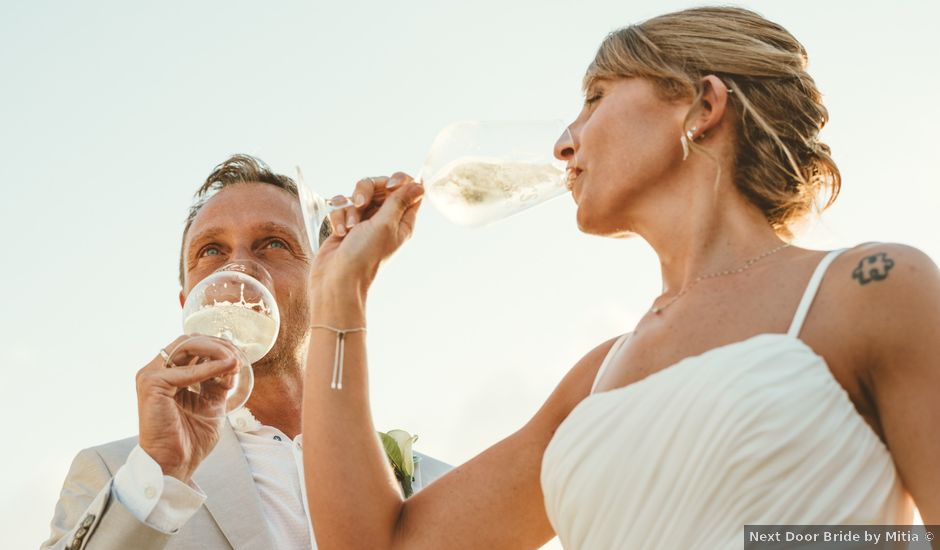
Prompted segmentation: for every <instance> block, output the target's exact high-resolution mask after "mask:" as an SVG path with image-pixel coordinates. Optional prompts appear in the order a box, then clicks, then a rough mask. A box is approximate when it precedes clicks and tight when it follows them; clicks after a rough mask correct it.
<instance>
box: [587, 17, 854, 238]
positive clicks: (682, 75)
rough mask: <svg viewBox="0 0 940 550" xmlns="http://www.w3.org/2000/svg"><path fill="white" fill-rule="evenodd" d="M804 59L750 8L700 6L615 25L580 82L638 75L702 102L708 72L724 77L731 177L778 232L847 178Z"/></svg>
mask: <svg viewBox="0 0 940 550" xmlns="http://www.w3.org/2000/svg"><path fill="white" fill-rule="evenodd" d="M806 62H807V57H806V50H805V49H804V48H803V45H802V44H800V43H799V42H798V41H797V40H796V38H794V37H793V36H792V35H791V34H790V33H789V32H787V30H786V29H784V28H783V27H781V26H780V25H778V24H776V23H774V22H772V21H768V20H767V19H765V18H763V17H761V16H760V15H758V14H756V13H754V12H752V11H749V10H745V9H740V8H726V7H705V8H695V9H688V10H683V11H678V12H675V13H669V14H666V15H661V16H659V17H655V18H653V19H650V20H648V21H645V22H643V23H640V24H638V25H631V26H629V27H625V28H622V29H620V30H617V31H615V32H613V33H611V34H610V35H609V36H608V37H607V38H606V39H605V40H604V42H603V43H602V44H601V46H600V49H599V50H598V52H597V56H596V57H595V58H594V62H593V63H591V66H590V67H588V70H587V74H586V75H585V78H584V86H585V88H587V87H588V86H590V84H591V82H593V81H594V80H595V79H598V78H618V77H641V78H647V79H650V80H651V81H653V82H654V83H655V84H656V85H657V88H658V90H659V91H660V93H661V94H662V96H663V97H664V98H665V99H667V100H668V99H686V98H692V99H693V102H694V103H697V102H698V101H699V100H700V99H701V96H702V92H703V90H702V77H704V76H707V75H715V76H717V77H719V78H721V79H722V80H723V81H724V82H725V84H726V85H727V86H728V88H729V89H730V90H731V91H732V93H731V94H729V95H728V107H729V114H733V116H734V120H735V137H734V139H735V159H734V174H733V178H734V181H735V184H736V185H737V187H738V189H739V190H740V191H741V192H742V193H743V194H744V196H746V197H747V198H748V199H749V200H750V201H751V202H752V203H753V204H755V205H757V207H759V208H760V209H761V210H762V211H763V212H764V214H765V215H766V217H767V220H768V221H769V222H770V224H771V225H772V226H773V228H774V229H775V230H776V231H777V232H778V233H779V234H781V235H785V236H790V235H791V233H790V229H789V226H790V224H791V223H792V222H794V221H796V220H797V219H799V218H801V217H802V216H804V215H805V214H806V213H808V212H809V211H811V210H812V209H813V206H814V205H815V204H816V199H817V196H819V195H820V192H821V191H824V190H825V191H828V194H829V199H828V201H827V202H826V204H825V206H823V209H825V208H828V207H829V206H830V205H832V203H833V202H834V201H835V199H836V197H837V196H838V194H839V189H840V187H841V177H840V175H839V169H838V168H837V167H836V163H835V162H834V161H833V160H832V157H831V156H830V150H829V146H827V145H826V144H824V143H822V142H820V141H819V140H818V139H817V136H818V135H819V131H820V129H822V127H823V126H824V125H825V124H826V121H827V120H828V119H829V114H828V112H827V111H826V108H825V107H824V106H823V104H822V100H821V94H820V92H819V90H818V89H817V88H816V83H815V82H814V81H813V79H812V77H810V76H809V74H808V73H807V72H806ZM692 115H693V113H691V112H690V117H691V116H692ZM689 126H690V125H689V124H688V121H687V124H686V129H688V127H689ZM676 140H677V141H678V140H679V136H678V135H677V136H676ZM696 147H698V146H697V145H695V144H694V143H693V144H692V148H693V150H694V149H695V148H696Z"/></svg>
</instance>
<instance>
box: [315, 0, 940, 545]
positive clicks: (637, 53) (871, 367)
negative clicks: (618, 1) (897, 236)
mask: <svg viewBox="0 0 940 550" xmlns="http://www.w3.org/2000/svg"><path fill="white" fill-rule="evenodd" d="M805 67H806V52H805V51H804V49H803V47H802V46H801V45H800V43H799V42H797V41H796V39H795V38H793V37H792V36H791V35H790V34H789V33H788V32H787V31H786V30H785V29H783V28H782V27H780V26H779V25H777V24H775V23H773V22H770V21H768V20H766V19H764V18H762V17H761V16H759V15H757V14H755V13H753V12H750V11H747V10H743V9H735V8H701V9H692V10H686V11H681V12H677V13H671V14H668V15H663V16H660V17H657V18H654V19H651V20H649V21H646V22H644V23H642V24H639V25H635V26H630V27H627V28H624V29H621V30H619V31H617V32H614V33H612V34H611V35H610V36H608V37H607V39H606V40H605V41H604V42H603V44H602V45H601V47H600V50H599V51H598V53H597V56H596V58H595V59H594V62H593V63H592V64H591V65H590V66H589V68H588V70H587V75H586V78H585V81H584V82H585V92H586V101H585V104H584V107H583V109H582V111H581V113H580V115H579V116H578V118H577V119H576V120H575V121H574V122H573V123H572V124H571V125H570V132H566V133H565V135H563V136H562V137H561V138H560V140H559V141H558V143H557V145H556V155H557V156H558V157H560V158H563V159H565V160H567V161H568V166H569V173H570V176H571V178H570V187H571V191H572V195H573V197H574V200H575V201H576V202H577V204H578V213H577V218H578V225H579V227H580V228H581V230H582V231H584V232H586V233H590V234H594V235H604V236H610V237H622V236H625V235H637V236H639V237H641V238H643V239H644V240H645V241H646V242H648V243H649V244H650V246H652V247H653V249H654V250H655V251H656V253H657V254H658V256H659V259H660V264H661V269H662V279H663V289H664V290H663V293H662V295H660V296H657V297H651V298H652V301H651V303H652V305H651V308H650V311H649V312H648V313H647V314H646V315H645V316H644V317H643V318H642V319H641V320H640V321H639V323H638V324H637V326H636V328H635V329H634V330H633V331H632V333H631V334H629V335H624V336H621V337H618V338H614V339H612V340H609V341H607V342H604V343H603V344H601V345H599V346H598V347H596V348H595V349H593V350H592V351H590V352H588V353H587V354H586V355H585V356H584V358H583V359H582V360H581V361H579V362H578V363H577V364H576V365H575V366H574V367H573V368H572V369H571V371H570V372H569V373H568V374H567V376H565V378H564V379H563V380H562V381H561V382H560V383H559V385H558V387H557V388H556V389H555V391H554V392H553V393H552V394H551V396H549V398H548V400H547V401H546V402H545V404H544V405H543V406H542V408H541V409H540V410H539V411H538V412H537V413H536V414H535V416H534V417H533V418H532V419H531V420H530V421H529V422H528V423H527V424H526V425H525V426H523V427H522V428H521V429H520V430H519V431H517V432H516V433H514V434H512V435H510V436H509V437H507V438H506V439H504V440H502V441H500V442H499V443H497V444H495V445H494V446H492V447H490V448H489V449H487V450H486V451H484V452H482V453H481V454H480V455H478V456H477V457H475V458H473V459H472V460H470V461H469V462H467V463H466V464H463V465H462V466H460V467H458V468H456V469H455V470H453V471H452V472H450V473H448V474H447V475H445V476H444V477H442V478H441V479H439V480H438V481H436V482H435V483H433V484H432V485H430V486H429V487H427V488H426V489H425V490H424V491H422V492H421V493H419V494H418V495H416V496H414V497H413V498H410V499H408V500H404V499H403V498H402V495H401V494H400V493H399V492H398V490H397V485H396V483H395V480H394V478H393V476H392V473H391V472H390V469H389V467H388V465H387V464H386V458H385V455H384V453H383V452H382V450H381V449H380V447H379V444H378V442H377V440H376V438H375V435H374V434H375V431H374V428H373V426H372V420H371V416H370V410H369V396H368V390H367V369H366V346H365V343H366V336H365V333H364V332H343V333H342V338H341V337H340V334H339V332H338V331H345V330H348V329H359V328H363V327H365V326H366V315H365V303H366V298H367V295H368V289H369V286H370V284H371V282H372V280H373V278H374V277H375V274H376V272H377V270H378V268H379V264H380V263H381V261H382V260H383V259H384V258H386V257H388V256H389V255H390V254H392V253H393V252H394V251H395V250H396V249H397V248H398V247H399V246H400V245H401V244H402V243H403V242H404V241H405V240H406V239H407V238H408V237H409V235H410V234H411V231H412V227H413V224H414V220H415V216H416V214H417V210H418V207H419V203H420V197H421V192H422V190H421V187H420V186H419V185H417V184H415V183H413V182H412V180H411V179H410V178H409V177H407V176H405V175H403V174H396V175H395V176H392V177H391V178H372V179H371V180H365V181H363V182H360V184H359V186H358V187H357V191H356V192H357V193H359V194H361V195H363V199H364V200H363V201H362V202H361V204H362V206H361V207H359V208H352V207H351V208H349V209H347V210H346V211H343V212H341V213H339V214H337V215H335V216H334V218H333V223H334V225H335V226H336V227H337V228H338V232H337V235H336V236H334V237H332V238H331V239H330V240H329V241H328V242H327V243H326V244H325V246H324V247H323V249H322V250H321V252H320V255H319V257H318V258H317V260H316V264H315V267H314V272H315V273H314V277H313V279H312V283H311V284H312V287H313V289H314V293H315V296H316V301H318V302H319V303H320V304H321V307H318V308H317V311H316V312H315V313H314V328H313V330H312V337H311V343H310V348H309V358H308V361H309V363H308V367H307V372H306V384H305V401H304V426H303V429H304V432H305V437H307V438H308V440H311V439H310V438H312V440H314V441H318V445H317V446H316V447H313V448H307V449H305V452H306V456H305V466H306V468H305V471H306V476H307V485H308V488H309V489H308V495H309V499H310V502H309V504H310V512H311V517H312V518H313V523H314V526H315V532H316V537H317V543H318V545H319V547H320V548H343V549H348V548H362V549H369V550H373V549H376V548H379V549H382V548H407V549H417V548H427V549H440V548H447V549H459V548H536V547H538V546H540V545H542V544H544V543H545V542H546V541H548V540H549V539H550V538H551V537H552V536H553V535H555V534H557V535H558V537H559V538H560V540H561V542H562V543H563V544H564V546H565V547H566V548H580V549H592V550H593V549H607V548H628V549H646V548H706V549H714V548H740V547H741V545H742V541H743V526H744V525H745V524H860V523H866V524H903V523H910V521H911V519H912V509H911V504H912V503H915V504H916V505H917V506H919V508H920V512H921V514H922V516H923V519H924V520H925V523H928V524H930V523H940V468H937V464H940V438H938V437H937V436H936V432H935V428H936V427H937V426H940V400H937V399H936V389H937V388H938V387H940V359H938V358H940V339H938V338H937V336H938V334H940V273H938V269H937V267H936V265H935V264H934V263H933V262H932V261H931V260H930V259H929V258H928V257H927V256H925V255H924V254H923V253H921V252H919V251H918V250H916V249H913V248H910V247H907V246H903V245H897V244H881V243H873V244H863V245H859V246H855V247H853V248H850V249H847V250H837V251H831V252H826V251H816V250H805V249H799V248H797V247H795V246H789V245H788V243H787V241H786V239H787V238H789V231H788V228H789V227H790V225H791V224H792V223H793V222H794V221H796V220H797V219H799V218H800V217H801V216H803V215H805V214H806V213H807V212H809V211H810V209H811V206H812V205H813V203H814V201H815V200H816V199H817V197H818V196H819V195H820V194H821V193H827V194H828V195H829V196H830V197H831V198H833V199H834V198H835V196H836V194H837V193H838V190H839V185H840V177H839V172H838V169H837V168H836V165H835V163H834V162H833V160H832V158H831V157H830V155H829V148H828V147H827V146H826V145H824V144H823V143H820V142H819V140H818V139H817V134H818V132H819V130H820V128H822V126H823V125H824V124H825V123H826V120H827V113H826V109H825V108H824V107H823V105H822V103H821V101H820V93H819V91H818V90H817V88H816V85H815V83H814V82H813V79H812V78H811V77H810V76H809V74H807V73H806V70H805ZM873 107H877V105H873ZM862 123H863V121H858V124H860V125H861V124H862ZM859 130H860V131H863V128H859ZM875 137H877V136H875ZM387 191H391V194H388V193H387ZM380 204H381V206H379V205H380ZM370 205H371V208H370ZM324 306H325V307H324ZM416 331H420V327H417V328H416ZM416 338H417V336H416ZM340 341H341V342H342V343H343V345H344V346H345V349H344V353H343V354H342V362H341V364H338V362H337V359H338V358H337V357H336V353H335V352H336V350H337V348H338V343H339V342H340ZM417 342H418V340H416V342H415V343H416V344H417ZM336 367H341V368H342V371H341V372H342V384H343V385H342V389H341V390H337V389H331V387H330V382H331V379H332V378H331V377H332V376H333V375H334V368H336ZM340 446H342V447H343V448H344V449H347V456H350V457H358V459H357V460H344V461H339V462H338V461H334V460H325V457H324V456H323V455H322V454H321V453H320V452H319V450H321V449H324V448H327V449H329V448H339V447H340Z"/></svg>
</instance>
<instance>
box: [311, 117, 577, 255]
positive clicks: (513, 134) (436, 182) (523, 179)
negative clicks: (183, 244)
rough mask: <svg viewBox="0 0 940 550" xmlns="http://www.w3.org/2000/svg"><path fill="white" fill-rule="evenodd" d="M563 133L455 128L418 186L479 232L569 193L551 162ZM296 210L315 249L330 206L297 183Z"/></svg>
mask: <svg viewBox="0 0 940 550" xmlns="http://www.w3.org/2000/svg"><path fill="white" fill-rule="evenodd" d="M565 131H567V126H566V125H565V123H564V122H563V121H561V120H551V121H522V122H476V121H468V122H458V123H455V124H451V125H450V126H447V127H446V128H444V129H443V130H441V131H440V132H439V133H438V135H437V137H436V138H435V139H434V142H433V144H432V145H431V149H430V151H429V153H428V156H427V158H426V160H425V162H424V166H423V167H422V168H421V170H420V172H419V173H418V178H417V181H419V182H421V183H423V184H424V188H425V195H426V196H427V198H428V199H429V200H430V201H431V204H433V205H434V207H435V208H437V210H438V211H439V212H440V213H441V214H443V215H444V217H446V218H447V219H448V220H450V221H451V222H453V223H455V224H458V225H463V226H469V227H479V226H483V225H486V224H488V223H492V222H494V221H497V220H500V219H503V218H506V217H508V216H511V215H513V214H515V213H517V212H521V211H523V210H525V209H527V208H530V207H532V206H535V205H537V204H541V203H543V202H545V201H546V200H548V199H551V198H554V197H557V196H559V195H563V194H564V193H566V192H567V191H568V187H567V185H566V183H567V174H566V171H565V162H564V161H560V160H558V159H556V158H555V156H554V145H555V141H556V140H557V139H558V137H559V136H560V135H562V134H563V133H564V132H565ZM300 194H301V208H302V209H303V211H304V219H305V222H306V223H307V231H308V236H309V237H310V242H311V243H313V246H314V249H316V246H317V243H318V240H319V239H318V235H319V232H320V226H321V225H322V223H323V221H324V219H325V218H326V217H327V216H329V213H330V212H331V211H333V210H335V209H337V208H344V207H346V206H349V205H350V204H352V201H351V200H350V199H349V198H348V197H346V198H345V200H344V201H339V203H336V204H334V203H333V201H331V200H324V199H322V198H321V197H319V196H317V195H316V193H314V192H312V191H311V190H310V189H308V188H307V187H306V185H303V184H302V183H301V185H300Z"/></svg>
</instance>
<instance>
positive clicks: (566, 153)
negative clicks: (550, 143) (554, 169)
mask: <svg viewBox="0 0 940 550" xmlns="http://www.w3.org/2000/svg"><path fill="white" fill-rule="evenodd" d="M576 152H577V145H575V142H574V134H572V133H571V127H570V126H568V127H566V128H565V131H564V132H562V133H561V135H560V136H559V137H558V141H556V142H555V158H557V159H558V160H564V161H569V160H571V159H573V158H574V157H575V153H576Z"/></svg>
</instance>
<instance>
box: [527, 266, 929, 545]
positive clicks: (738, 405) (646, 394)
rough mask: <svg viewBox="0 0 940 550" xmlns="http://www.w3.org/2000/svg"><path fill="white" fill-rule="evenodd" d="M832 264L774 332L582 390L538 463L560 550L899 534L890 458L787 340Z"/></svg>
mask: <svg viewBox="0 0 940 550" xmlns="http://www.w3.org/2000/svg"><path fill="white" fill-rule="evenodd" d="M840 252H842V251H841V250H836V251H833V252H830V253H829V254H828V255H826V256H825V257H824V258H823V260H822V261H821V262H820V264H819V266H818V267H817V269H816V271H815V272H814V273H813V276H812V278H811V279H810V282H809V284H808V285H807V288H806V291H805V293H804V295H803V299H802V300H801V302H800V304H799V306H798V308H797V311H796V315H795V316H794V318H793V322H792V324H791V326H790V330H789V331H788V332H787V333H786V334H782V333H767V334H758V335H757V336H754V337H751V338H748V339H746V340H742V341H740V342H735V343H732V344H728V345H725V346H720V347H717V348H714V349H711V350H708V351H706V352H705V353H702V354H701V355H696V356H694V357H688V358H685V359H683V360H681V361H679V362H678V363H676V364H674V365H672V366H670V367H669V368H666V369H665V370H662V371H658V372H656V373H653V374H652V375H650V376H648V377H646V378H644V379H642V380H639V381H637V382H634V383H632V384H629V385H627V386H624V387H622V388H617V389H613V390H610V391H604V392H599V393H594V388H592V389H591V395H589V396H588V397H587V398H585V399H584V400H583V401H582V402H581V403H579V404H578V406H577V407H575V408H574V410H572V411H571V414H570V415H569V416H568V418H566V419H565V421H564V422H562V423H561V425H560V426H559V428H558V430H557V432H556V433H555V436H554V437H553V439H552V440H551V442H550V443H549V445H548V447H547V449H546V450H545V454H544V456H543V459H542V471H541V484H542V491H543V492H544V496H545V509H546V512H547V514H548V518H549V520H550V521H551V523H552V526H553V527H554V528H555V532H556V533H557V534H558V537H559V539H560V540H561V543H562V545H563V546H564V547H565V548H567V549H585V550H602V549H603V550H606V549H630V550H648V549H649V550H652V549H659V548H662V549H669V550H673V549H676V548H683V549H692V548H702V549H708V550H715V549H724V548H742V547H743V546H744V525H751V524H789V525H796V524H829V525H832V524H908V523H910V522H911V519H912V517H911V516H912V509H911V507H910V504H909V499H908V497H907V494H906V491H905V490H904V489H903V487H902V485H901V481H900V478H899V476H898V474H897V471H896V469H895V466H894V462H893V461H892V459H891V454H890V453H889V452H888V450H887V448H886V447H885V446H884V444H883V443H882V442H881V440H880V439H879V438H878V436H877V435H876V434H875V432H874V431H873V430H872V429H871V427H870V426H869V425H868V424H867V423H866V422H865V420H864V419H863V418H862V416H861V415H860V414H859V413H858V411H856V409H855V406H854V405H853V404H852V401H851V399H850V398H849V396H848V393H846V391H845V389H844V388H843V387H842V386H841V385H840V384H839V382H838V381H837V380H836V379H835V378H834V377H833V375H832V373H831V372H830V370H829V367H828V366H827V364H826V362H825V360H824V359H823V358H822V357H820V356H819V355H817V354H816V353H814V352H813V350H812V349H810V347H809V346H807V345H806V344H805V343H804V342H803V341H802V340H800V339H799V337H798V336H799V333H800V328H801V327H802V325H803V320H804V319H805V318H806V313H807V311H808V310H809V306H810V304H812V302H813V299H814V297H815V295H816V291H817V289H818V288H819V283H820V281H821V280H822V276H823V274H824V273H825V271H826V269H827V267H828V266H829V264H830V263H831V262H832V260H833V259H835V257H836V256H837V255H838V254H839V253H840ZM846 321H847V322H849V321H850V320H846ZM626 337H627V335H624V336H623V337H621V338H620V339H619V340H618V341H617V342H616V343H615V344H614V346H613V347H612V348H611V350H610V352H609V353H608V355H607V357H606V359H605V360H604V363H603V364H602V366H601V368H600V369H599V371H598V374H597V378H596V379H595V381H594V385H595V386H596V385H597V380H598V379H600V376H601V374H602V373H603V372H604V369H606V368H607V365H608V364H609V363H610V360H611V358H612V357H613V356H614V355H615V354H616V353H617V350H618V349H619V348H620V346H621V344H622V343H623V342H624V340H626V339H627V338H626Z"/></svg>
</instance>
